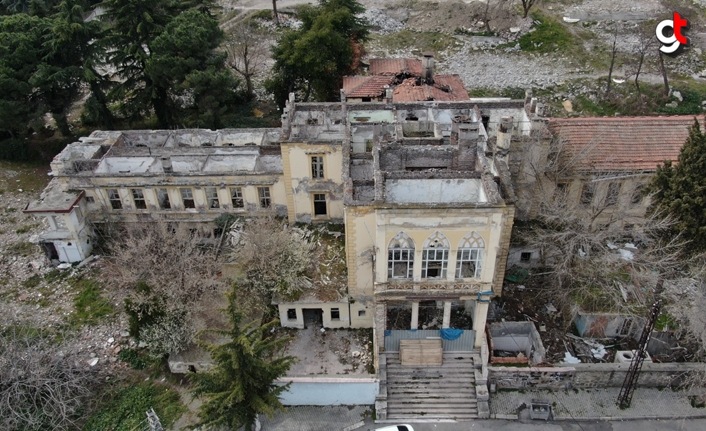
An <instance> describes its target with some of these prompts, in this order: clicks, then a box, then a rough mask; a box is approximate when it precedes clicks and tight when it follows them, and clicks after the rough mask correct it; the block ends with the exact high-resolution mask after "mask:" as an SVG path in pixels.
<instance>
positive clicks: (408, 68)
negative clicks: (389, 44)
mask: <svg viewBox="0 0 706 431" xmlns="http://www.w3.org/2000/svg"><path fill="white" fill-rule="evenodd" d="M403 72H407V73H409V74H410V75H413V76H421V75H422V61H421V60H420V59H418V58H371V59H370V74H371V75H398V74H400V73H403Z"/></svg>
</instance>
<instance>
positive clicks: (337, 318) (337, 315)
mask: <svg viewBox="0 0 706 431" xmlns="http://www.w3.org/2000/svg"><path fill="white" fill-rule="evenodd" d="M330 313H331V320H336V321H338V320H341V309H340V308H339V307H334V308H331V311H330ZM334 313H336V316H335V317H334Z"/></svg>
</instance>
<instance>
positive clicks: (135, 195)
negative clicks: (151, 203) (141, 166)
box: [132, 189, 147, 210]
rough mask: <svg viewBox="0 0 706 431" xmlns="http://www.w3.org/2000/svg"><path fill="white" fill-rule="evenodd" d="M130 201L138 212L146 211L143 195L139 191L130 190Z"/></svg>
mask: <svg viewBox="0 0 706 431" xmlns="http://www.w3.org/2000/svg"><path fill="white" fill-rule="evenodd" d="M132 200H133V201H134V202H135V208H136V209H138V210H144V209H147V203H146V202H145V194H144V193H143V192H142V190H140V189H132Z"/></svg>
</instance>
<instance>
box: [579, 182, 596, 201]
mask: <svg viewBox="0 0 706 431" xmlns="http://www.w3.org/2000/svg"><path fill="white" fill-rule="evenodd" d="M595 196H596V185H595V184H594V183H592V182H585V183H583V187H581V196H580V197H579V202H580V203H581V205H584V206H590V205H592V204H593V199H594V198H595Z"/></svg>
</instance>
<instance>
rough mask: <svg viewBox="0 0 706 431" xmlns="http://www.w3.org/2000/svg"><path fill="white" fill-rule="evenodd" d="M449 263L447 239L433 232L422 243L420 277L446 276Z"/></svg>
mask: <svg viewBox="0 0 706 431" xmlns="http://www.w3.org/2000/svg"><path fill="white" fill-rule="evenodd" d="M448 264H449V241H448V240H447V239H446V237H445V236H444V235H443V234H441V233H439V232H435V233H434V234H433V235H432V236H430V237H429V238H428V239H427V240H426V242H425V243H424V249H423V250H422V278H446V271H447V267H448Z"/></svg>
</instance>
